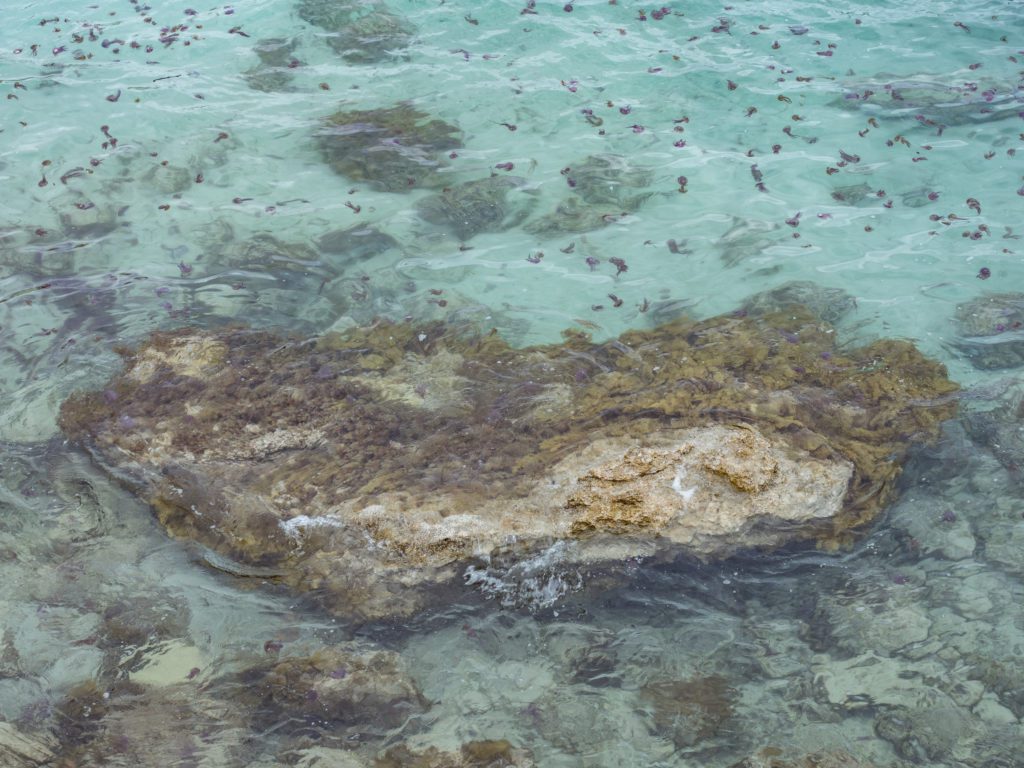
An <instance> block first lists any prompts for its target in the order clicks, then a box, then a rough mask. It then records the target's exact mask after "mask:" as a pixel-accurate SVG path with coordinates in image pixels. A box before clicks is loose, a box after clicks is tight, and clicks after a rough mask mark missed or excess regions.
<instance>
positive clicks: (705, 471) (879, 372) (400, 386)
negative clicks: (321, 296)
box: [61, 307, 956, 617]
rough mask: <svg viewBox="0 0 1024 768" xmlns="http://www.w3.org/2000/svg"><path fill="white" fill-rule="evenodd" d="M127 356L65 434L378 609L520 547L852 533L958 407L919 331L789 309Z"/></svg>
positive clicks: (156, 349) (210, 525) (276, 559)
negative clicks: (560, 337)
mask: <svg viewBox="0 0 1024 768" xmlns="http://www.w3.org/2000/svg"><path fill="white" fill-rule="evenodd" d="M123 355H124V359H125V370H124V372H123V373H121V374H119V375H117V376H115V377H114V379H113V380H112V381H111V382H110V384H109V386H108V387H107V388H106V389H105V390H104V391H102V392H95V393H91V394H80V395H77V396H74V397H72V398H70V399H69V400H68V401H67V402H66V403H65V404H64V406H63V408H62V411H61V425H62V428H63V429H64V431H65V433H66V434H67V435H68V436H69V437H70V438H71V439H73V440H74V441H76V442H78V443H80V444H81V445H83V446H85V447H86V448H88V450H90V452H91V453H92V455H93V456H94V458H95V460H96V461H97V462H98V463H99V464H100V465H102V466H103V467H104V468H106V469H107V470H108V471H109V472H111V473H112V474H114V475H115V476H117V477H119V478H121V479H122V480H123V481H125V482H126V483H128V484H129V485H130V486H132V487H133V488H135V489H137V491H138V492H139V493H140V494H141V495H143V496H144V497H145V498H147V499H148V500H149V501H150V502H151V504H152V505H153V507H154V509H155V511H156V514H157V517H158V518H159V520H160V521H161V523H162V524H163V525H164V526H165V527H166V528H167V530H168V531H169V532H170V533H172V534H173V535H175V536H178V537H182V538H187V539H194V540H197V541H199V542H201V543H202V544H204V545H206V546H207V547H210V548H211V549H213V550H215V551H217V552H218V553H219V554H220V555H222V556H224V557H225V558H229V559H231V560H234V561H237V562H238V563H240V564H241V565H242V566H243V567H246V568H252V567H257V568H260V569H266V570H265V571H263V572H266V573H271V574H274V577H275V578H278V579H280V580H281V581H283V582H284V583H286V584H288V585H290V586H292V587H293V588H296V589H299V590H303V591H306V590H314V591H316V592H317V594H318V596H320V597H321V598H322V599H323V600H324V601H325V603H326V605H327V606H328V607H329V608H330V609H331V610H334V611H336V612H338V613H340V614H345V615H356V616H364V617H382V616H390V615H405V614H409V613H411V612H413V611H416V610H418V609H420V608H421V607H422V606H423V605H424V604H425V603H426V602H427V601H428V600H429V599H431V598H429V597H428V595H429V594H430V593H431V592H434V593H437V589H436V588H437V587H438V586H439V585H442V584H445V583H450V582H455V581H457V579H458V578H459V576H460V575H461V573H462V571H463V570H464V568H465V566H466V565H467V564H469V563H472V562H474V561H477V562H478V561H479V560H480V559H484V560H486V559H487V558H488V556H489V555H490V554H491V553H494V552H496V551H499V550H500V551H502V552H504V553H506V554H507V553H508V552H509V551H510V550H511V551H512V552H513V553H515V552H520V553H522V554H524V555H525V554H528V553H530V552H534V553H535V552H537V551H538V550H540V549H543V548H544V547H546V546H550V545H551V544H552V543H553V542H566V541H568V542H571V543H572V545H573V546H572V553H573V555H572V556H573V557H574V558H577V559H579V560H581V561H588V562H598V561H609V560H612V561H614V560H618V559H621V558H623V557H628V556H646V555H651V554H654V553H656V552H657V551H659V550H665V549H669V550H672V551H675V550H680V549H682V550H685V551H687V552H690V553H691V554H693V555H696V556H699V557H703V558H712V557H723V556H728V555H730V554H732V553H734V552H736V551H738V550H741V549H746V548H752V547H767V548H770V547H775V546H778V545H781V544H784V543H788V542H791V541H799V540H809V539H817V540H820V541H823V542H826V543H835V542H839V541H842V540H843V539H844V538H845V537H848V536H849V531H850V529H851V528H853V527H855V526H857V525H859V524H861V523H863V522H865V521H867V520H870V519H871V518H872V517H873V516H874V515H876V514H877V513H878V511H879V510H880V509H881V508H882V506H883V505H884V504H885V503H887V502H888V501H889V499H890V498H891V497H892V494H893V483H894V480H895V479H896V477H897V476H898V474H899V472H900V466H901V463H902V461H903V460H904V458H905V457H906V455H907V452H908V450H909V449H910V447H911V446H912V445H913V444H914V443H918V442H922V441H926V440H928V439H930V438H932V437H934V436H935V435H936V434H937V429H938V425H939V423H940V422H941V421H943V420H945V419H947V418H949V417H950V416H952V415H953V413H954V411H955V407H956V404H955V399H954V398H952V397H950V396H949V395H950V394H951V393H952V392H954V391H955V389H956V385H954V384H953V383H952V382H950V381H949V380H948V379H947V378H946V374H945V370H944V369H943V367H942V366H941V365H939V364H938V363H935V362H932V361H930V360H928V359H926V358H924V357H923V356H922V355H921V354H920V353H918V352H917V351H916V350H915V349H914V347H913V346H912V345H910V344H909V343H907V342H903V341H876V342H874V343H872V344H870V345H868V346H865V347H861V348H849V347H839V346H837V344H836V340H835V334H834V333H833V331H832V329H831V328H830V327H829V326H827V325H826V324H824V323H823V322H821V321H820V320H819V319H817V318H815V317H813V316H811V315H809V314H806V313H804V312H802V311H800V310H799V309H794V308H792V307H787V309H786V311H785V312H779V313H769V314H766V315H764V316H758V317H753V316H748V315H744V313H739V314H737V315H723V316H719V317H715V318H711V319H708V320H704V321H700V322H696V321H693V320H689V319H685V318H680V319H678V320H675V321H673V322H671V323H668V324H666V325H663V326H661V327H658V328H655V329H652V330H642V331H631V332H628V333H625V334H623V335H622V336H621V337H619V338H617V339H611V340H609V341H606V342H603V343H594V342H592V341H591V340H590V339H589V338H588V337H586V336H585V335H582V334H578V333H575V334H574V333H567V334H566V336H565V340H564V342H563V343H562V344H556V345H549V346H538V347H531V348H526V349H514V348H512V347H510V346H509V345H508V344H506V343H505V342H504V341H503V340H502V339H501V338H500V337H499V336H498V335H497V334H496V333H494V332H492V333H490V334H485V335H479V334H477V335H474V334H472V333H460V332H458V331H457V330H456V329H455V328H453V326H449V325H445V324H443V323H429V324H423V325H413V324H394V325H393V324H385V323H380V324H377V325H375V326H373V327H371V328H365V329H357V330H353V331H351V332H348V333H346V334H345V335H335V336H327V337H324V338H320V339H315V340H300V339H291V338H286V337H283V336H279V335H275V334H272V333H267V332H258V331H250V330H245V329H228V330H223V329H222V330H213V331H211V330H195V329H183V330H179V331H173V332H168V333H157V334H154V335H153V336H152V337H150V338H149V339H148V340H147V341H145V342H144V343H143V344H142V345H141V346H140V347H139V348H138V349H136V350H134V351H128V350H125V351H124V352H123ZM434 599H436V598H434Z"/></svg>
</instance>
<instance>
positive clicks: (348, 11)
mask: <svg viewBox="0 0 1024 768" xmlns="http://www.w3.org/2000/svg"><path fill="white" fill-rule="evenodd" d="M297 10H298V14H299V18H301V19H302V20H303V21H306V22H309V23H310V24H313V25H315V26H318V27H320V28H321V29H324V30H326V31H327V32H328V37H327V43H328V44H329V45H330V46H331V47H332V48H333V49H334V50H335V51H337V52H338V53H339V54H340V55H341V57H342V58H343V59H345V60H346V61H350V62H352V63H353V64H375V63H377V62H380V61H385V60H387V59H389V58H394V57H395V56H396V55H404V50H405V49H406V48H407V47H408V46H409V43H410V42H411V41H412V38H413V36H414V35H415V34H416V27H415V26H413V24H412V23H411V22H409V21H408V20H407V19H405V18H403V17H402V16H399V15H398V14H396V13H393V12H392V11H391V10H390V9H389V8H388V7H387V6H386V5H385V4H384V3H382V2H365V0H354V1H353V0H342V1H341V2H337V1H336V0H302V2H300V3H299V6H298V9H297Z"/></svg>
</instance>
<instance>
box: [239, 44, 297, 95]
mask: <svg viewBox="0 0 1024 768" xmlns="http://www.w3.org/2000/svg"><path fill="white" fill-rule="evenodd" d="M295 45H296V41H295V40H294V39H292V40H288V39H287V38H283V37H271V38H267V39H265V40H260V41H259V42H258V43H256V45H255V46H254V47H253V51H254V52H255V54H256V55H257V56H258V57H259V60H260V63H259V64H258V65H257V66H255V67H252V68H251V69H247V70H246V71H245V72H244V73H243V74H244V76H245V82H246V83H248V85H249V87H250V88H252V89H253V90H256V91H264V92H270V91H284V90H287V89H289V87H290V86H291V82H292V79H293V78H294V75H293V74H292V67H293V64H292V62H294V61H295V59H294V57H293V56H292V52H293V51H294V50H295ZM296 63H297V62H296Z"/></svg>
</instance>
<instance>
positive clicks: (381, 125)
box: [316, 103, 462, 192]
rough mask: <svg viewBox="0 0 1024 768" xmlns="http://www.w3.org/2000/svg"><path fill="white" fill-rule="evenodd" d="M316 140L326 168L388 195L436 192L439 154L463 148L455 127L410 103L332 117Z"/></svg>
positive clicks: (441, 161) (438, 181)
mask: <svg viewBox="0 0 1024 768" xmlns="http://www.w3.org/2000/svg"><path fill="white" fill-rule="evenodd" d="M316 141H317V144H318V145H319V147H320V150H321V152H322V153H323V155H324V158H325V159H326V161H327V163H328V165H330V166H331V168H332V169H333V170H334V171H336V172H337V173H340V174H341V175H342V176H345V177H347V178H349V179H351V180H353V181H363V182H366V183H367V184H371V185H373V186H374V187H376V188H377V189H381V190H384V191H387V192H406V191H408V190H410V189H412V188H414V187H439V186H442V184H443V181H442V179H441V178H440V176H439V175H438V173H437V171H438V169H440V168H441V167H442V164H443V160H442V159H441V158H440V153H442V152H447V151H449V150H453V149H458V148H459V147H461V146H462V134H461V132H460V131H459V129H458V128H456V127H455V126H454V125H450V124H448V123H446V122H444V121H443V120H439V119H437V118H431V116H430V115H428V114H427V113H425V112H421V111H420V110H418V109H416V108H415V107H413V106H412V105H411V104H409V103H401V104H397V105H395V106H393V107H386V108H383V109H362V110H351V111H340V112H335V113H334V114H333V115H331V116H330V117H328V118H326V119H325V120H324V123H323V125H322V127H321V128H320V129H319V130H318V131H317V134H316Z"/></svg>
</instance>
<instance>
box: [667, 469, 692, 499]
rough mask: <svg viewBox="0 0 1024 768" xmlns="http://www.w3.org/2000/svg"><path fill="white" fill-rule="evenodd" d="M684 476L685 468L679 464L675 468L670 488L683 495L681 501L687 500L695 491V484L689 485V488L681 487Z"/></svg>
mask: <svg viewBox="0 0 1024 768" xmlns="http://www.w3.org/2000/svg"><path fill="white" fill-rule="evenodd" d="M684 477H686V470H685V469H683V467H682V466H681V465H680V466H679V467H678V468H677V469H676V476H675V478H674V479H673V480H672V490H673V491H675V492H676V493H678V494H679V495H680V496H682V497H683V501H689V500H690V499H692V498H693V494H695V493H696V492H697V486H696V485H694V486H691V487H690V488H683V478H684Z"/></svg>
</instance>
